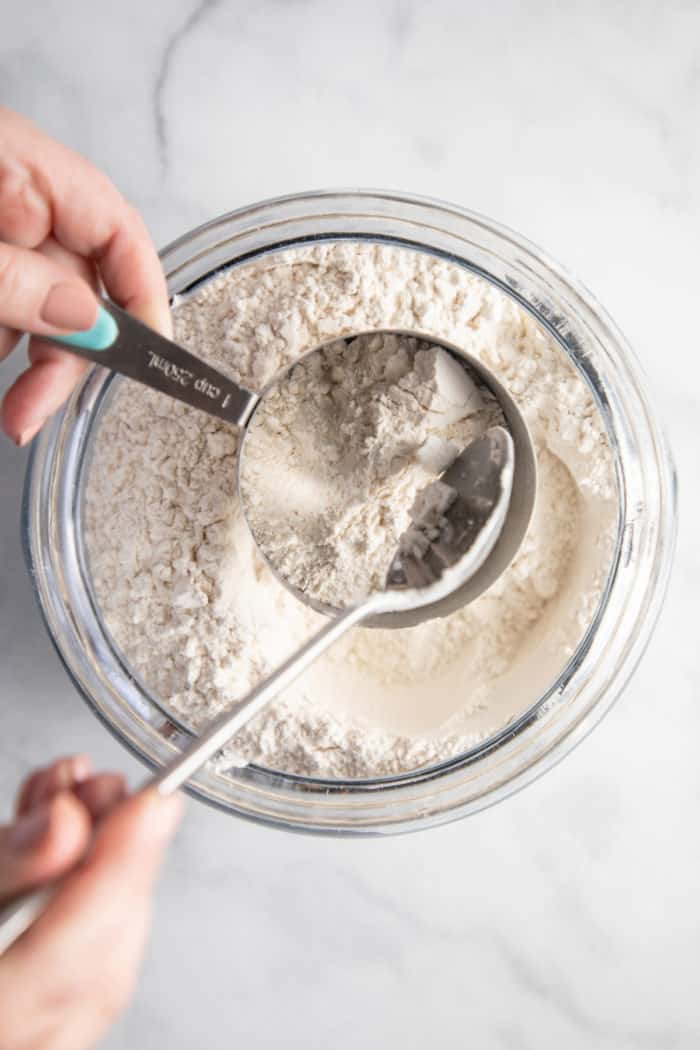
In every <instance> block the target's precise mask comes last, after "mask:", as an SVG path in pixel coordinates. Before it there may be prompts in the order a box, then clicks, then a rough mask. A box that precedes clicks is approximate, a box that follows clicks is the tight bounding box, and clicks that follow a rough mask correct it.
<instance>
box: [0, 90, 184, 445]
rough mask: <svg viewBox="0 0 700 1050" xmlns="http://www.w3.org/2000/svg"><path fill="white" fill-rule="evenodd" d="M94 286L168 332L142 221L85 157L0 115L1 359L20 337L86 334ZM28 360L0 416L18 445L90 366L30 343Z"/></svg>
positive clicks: (159, 278) (156, 266) (159, 276)
mask: <svg viewBox="0 0 700 1050" xmlns="http://www.w3.org/2000/svg"><path fill="white" fill-rule="evenodd" d="M100 280H101V281H102V282H103V283H104V285H105V287H106V290H107V292H108V293H109V295H110V296H111V297H112V299H114V301H115V302H117V303H119V305H121V306H123V307H125V308H126V309H127V310H129V311H131V312H132V313H134V314H135V315H136V316H137V317H139V318H140V319H141V320H142V321H145V322H146V324H150V325H151V326H152V327H154V328H157V329H159V330H160V331H161V332H163V333H164V334H165V335H169V334H170V311H169V308H168V299H167V293H166V288H165V280H164V277H163V273H162V270H161V266H160V262H159V260H158V256H157V255H156V252H155V249H154V247H153V244H152V242H151V239H150V237H149V235H148V232H147V230H146V227H145V225H144V223H143V221H142V219H141V218H140V216H139V215H138V214H137V212H136V211H134V209H133V208H132V207H130V205H128V204H127V203H126V201H125V200H124V198H123V197H122V196H121V195H120V194H119V192H118V191H117V190H116V188H115V187H114V186H113V184H112V183H111V182H110V180H109V179H108V178H107V177H106V176H105V175H103V174H102V172H100V171H98V170H97V169H96V168H94V167H93V166H92V165H91V164H89V163H88V161H86V160H85V159H84V158H83V157H80V156H79V155H78V154H77V153H73V152H72V151H71V150H69V149H67V148H66V147H65V146H62V145H60V144H59V143H58V142H54V141H53V140H52V139H50V138H48V137H47V136H46V135H44V134H42V132H41V131H39V129H38V128H36V127H34V125H33V124H31V123H30V122H29V121H28V120H25V119H24V118H23V117H20V116H19V115H17V114H16V113H12V112H11V111H10V110H7V109H3V108H2V107H0V361H2V360H4V358H5V357H7V355H8V354H9V353H10V351H11V350H12V349H13V348H14V347H15V346H16V344H17V342H18V341H19V339H20V336H21V335H22V333H23V332H34V333H36V334H37V335H58V334H65V333H66V332H71V331H78V330H81V329H86V328H90V327H91V326H92V325H93V324H94V322H95V320H96V317H97V302H96V300H95V295H94V292H93V290H92V289H96V288H98V287H99V282H100ZM29 360H30V367H29V368H28V369H27V371H26V372H24V373H23V374H22V375H21V376H20V377H19V379H18V380H17V381H16V382H15V383H14V385H13V386H12V387H11V388H10V390H8V392H7V394H6V395H5V398H4V400H3V402H2V408H1V410H0V422H1V424H2V429H3V430H4V431H5V433H6V434H7V435H8V436H9V437H11V438H12V439H13V440H14V441H15V442H16V443H17V444H18V445H24V444H26V443H27V442H28V441H30V440H31V438H33V437H34V435H35V434H36V433H37V431H38V430H39V429H40V428H41V426H42V425H43V423H44V422H45V421H46V420H47V419H48V417H49V416H50V415H51V414H52V413H53V412H55V410H56V409H57V408H58V407H59V405H61V404H62V403H63V401H65V399H66V397H67V396H68V395H69V393H70V392H71V390H72V389H73V387H74V386H75V384H76V383H77V381H78V380H79V379H80V377H81V375H82V374H83V372H84V371H85V369H86V368H87V367H89V366H88V365H87V364H86V362H84V361H82V360H81V359H80V358H78V357H76V356H74V355H72V354H68V353H65V352H64V351H61V350H59V349H58V348H56V347H54V346H50V345H49V344H47V343H41V342H39V341H36V340H34V341H30V344H29Z"/></svg>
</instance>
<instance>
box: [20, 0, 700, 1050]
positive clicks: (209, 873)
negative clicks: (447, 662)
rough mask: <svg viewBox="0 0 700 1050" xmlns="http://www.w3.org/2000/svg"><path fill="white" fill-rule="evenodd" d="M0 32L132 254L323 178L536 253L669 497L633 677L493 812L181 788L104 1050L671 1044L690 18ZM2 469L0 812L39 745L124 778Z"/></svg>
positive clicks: (595, 8)
mask: <svg viewBox="0 0 700 1050" xmlns="http://www.w3.org/2000/svg"><path fill="white" fill-rule="evenodd" d="M2 21H3V30H2V34H1V36H0V99H1V100H2V102H3V103H4V104H7V105H9V106H11V107H14V108H16V109H19V110H22V111H23V112H25V113H27V114H28V115H30V116H32V117H33V118H34V119H35V120H37V121H38V122H39V123H40V124H42V125H43V126H44V127H45V128H46V129H47V130H48V131H49V132H51V133H52V134H54V135H55V136H56V137H58V138H61V139H63V140H64V141H65V142H67V143H69V144H70V145H72V146H74V147H75V148H77V149H79V150H81V151H83V152H84V153H85V154H87V155H88V156H89V157H90V158H91V159H92V160H93V161H95V162H96V163H97V164H99V165H100V166H101V167H103V168H105V169H106V170H107V171H108V172H109V173H110V174H111V175H112V177H113V178H114V179H115V181H116V182H117V184H118V185H119V186H120V187H121V188H122V190H123V191H124V192H125V193H126V194H127V195H128V196H129V197H130V198H131V199H132V200H133V201H134V203H135V204H136V205H138V207H139V208H140V209H141V210H142V211H143V213H144V215H145V217H146V219H147V222H148V224H149V226H150V228H151V230H152V232H153V234H154V237H155V239H156V241H157V242H158V243H159V244H163V243H165V242H166V241H167V240H169V239H171V238H172V237H174V236H176V235H178V234H180V233H181V232H183V231H184V230H186V229H188V228H190V227H192V226H193V225H195V224H197V223H199V222H201V221H203V220H205V219H207V218H210V217H212V216H214V215H216V214H218V213H220V212H223V211H227V210H230V209H231V208H235V207H237V206H239V205H243V204H246V203H248V202H251V201H254V200H258V199H261V198H263V197H268V196H272V195H275V194H282V193H289V192H293V191H295V190H301V189H310V188H317V187H322V186H348V185H363V186H368V185H370V186H381V187H387V188H396V189H406V190H410V191H413V192H416V193H424V194H428V195H431V196H435V197H441V198H444V199H447V200H452V201H455V202H457V203H460V204H464V205H466V206H468V207H471V208H473V209H475V210H477V211H481V212H484V213H485V214H487V215H491V216H493V217H495V218H497V219H499V220H501V221H502V222H504V223H506V224H508V225H510V226H513V227H515V228H516V229H518V230H520V231H521V232H523V233H524V234H526V235H528V236H529V237H531V238H532V239H533V240H535V241H537V242H539V243H540V244H542V245H543V246H544V247H545V248H546V249H547V250H548V251H549V252H550V253H551V254H552V255H554V256H555V257H558V258H560V259H562V260H565V261H566V263H567V264H568V265H569V266H570V268H571V269H572V270H573V271H575V272H576V273H577V274H578V275H579V276H580V277H581V278H582V279H583V280H584V281H585V282H586V283H587V284H588V286H589V287H590V288H592V289H593V291H594V292H595V293H596V295H597V296H598V297H599V299H600V300H601V301H602V302H603V303H604V304H605V305H606V307H607V308H608V310H609V311H610V312H611V314H612V315H613V317H614V318H615V319H616V320H617V322H618V323H619V325H620V326H621V327H622V329H623V330H624V331H625V332H626V334H627V335H628V337H629V338H630V340H631V342H632V344H633V346H635V348H636V350H637V352H638V354H639V356H640V358H641V359H642V362H643V364H644V366H645V368H646V371H647V373H648V374H649V377H650V385H651V389H652V390H653V394H654V397H655V401H656V405H657V407H658V409H659V410H660V411H661V412H662V414H663V415H664V417H665V419H666V422H667V425H668V429H669V434H670V438H671V442H672V445H673V448H674V451H675V456H676V460H677V463H678V466H679V471H680V477H681V482H682V483H686V484H683V488H682V509H683V521H682V523H681V529H680V538H679V549H678V556H677V563H676V571H675V575H674V578H673V581H672V585H671V591H670V596H669V599H668V602H667V605H666V608H665V612H664V614H663V617H662V620H661V623H660V626H659V628H658V631H657V633H656V635H655V637H654V640H653V642H652V645H651V647H650V649H649V651H648V653H647V655H646V657H645V659H644V661H643V663H642V666H641V668H640V669H639V671H638V672H637V674H636V676H635V678H634V680H633V682H632V684H631V685H630V686H629V687H628V689H627V691H626V693H625V695H624V697H623V698H622V699H621V700H620V702H619V703H618V704H617V706H616V707H615V708H614V709H613V711H612V713H611V714H610V715H609V716H608V717H607V718H606V719H605V721H604V722H603V724H602V725H601V726H600V727H598V728H597V729H596V731H595V732H594V733H593V735H592V736H591V737H590V738H589V739H588V740H587V741H586V742H585V743H584V744H583V745H582V746H581V747H580V748H578V749H577V750H576V751H575V752H574V753H573V754H572V755H570V756H569V757H568V758H567V759H566V760H565V761H564V762H563V763H562V764H561V765H559V766H558V767H556V768H555V769H554V770H552V771H551V772H549V773H548V774H547V775H546V776H545V777H543V778H542V779H541V780H539V781H538V782H537V783H535V784H534V785H532V786H531V787H529V788H527V790H525V791H524V792H522V793H520V794H519V795H518V796H516V797H515V798H512V799H510V800H508V801H507V802H506V803H504V804H502V805H499V806H497V807H495V808H493V809H491V810H489V811H487V812H485V813H482V814H480V815H478V816H476V817H473V818H471V819H469V820H466V821H462V822H459V823H456V824H453V825H450V826H448V827H444V828H441V829H437V830H431V831H428V832H424V833H420V834H416V835H412V836H407V837H398V838H394V839H390V840H386V841H382V840H371V841H362V842H356V841H335V840H328V839H317V838H309V837H304V836H301V837H300V836H292V835H287V834H283V833H279V832H274V831H270V830H266V829H264V828H259V827H255V826H252V825H249V824H246V823H242V822H237V821H234V820H232V819H230V818H227V817H225V816H223V815H220V814H219V813H216V812H214V811H212V810H210V809H208V808H206V807H204V806H202V805H198V804H195V803H191V804H190V808H189V813H188V817H187V820H186V822H185V826H184V829H183V831H182V833H181V835H180V837H179V839H178V840H177V843H176V845H175V847H174V849H173V851H172V855H171V857H170V860H169V863H168V865H167V870H166V872H165V875H164V878H163V881H162V884H161V887H160V893H159V896H158V901H157V909H156V916H155V925H154V930H153V938H152V941H151V944H150V948H149V952H148V957H147V961H146V966H145V970H144V973H143V977H142V979H141V981H140V984H139V987H138V991H137V995H136V999H135V1002H134V1004H133V1007H132V1009H131V1011H130V1012H129V1013H128V1015H127V1016H126V1017H125V1018H124V1019H123V1020H122V1021H121V1022H120V1023H119V1024H118V1026H117V1027H116V1028H115V1029H114V1030H113V1032H112V1033H111V1035H110V1036H109V1037H108V1039H107V1041H106V1044H105V1045H106V1047H107V1048H108V1050H127V1048H129V1050H131V1048H137V1047H138V1050H150V1048H158V1050H160V1048H161V1047H167V1048H168V1050H191V1048H193V1047H197V1048H204V1047H207V1048H208V1050H229V1048H230V1047H235V1046H242V1045H246V1044H247V1045H253V1046H255V1047H256V1048H266V1047H270V1048H272V1047H276V1046H278V1045H280V1044H283V1045H285V1046H288V1047H299V1048H302V1047H303V1048H306V1047H312V1048H315V1047H321V1046H327V1047H332V1048H333V1050H346V1048H347V1050H350V1048H351V1047H352V1048H355V1047H361V1046H368V1047H376V1048H380V1047H381V1048H385V1047H402V1046H403V1047H410V1048H416V1050H417V1048H418V1047H421V1046H423V1045H424V1044H426V1043H445V1044H446V1045H448V1046H454V1045H457V1043H458V1041H459V1042H461V1041H462V1040H467V1041H468V1042H469V1045H470V1046H474V1047H478V1048H479V1050H501V1048H502V1050H550V1048H552V1050H554V1048H557V1050H558V1048H559V1047H566V1050H591V1048H595V1050H637V1048H639V1050H653V1048H657V1047H658V1048H659V1050H661V1048H663V1050H686V1048H688V1050H690V1048H691V1047H696V1046H698V1045H699V1044H700V994H699V993H700V984H699V982H698V964H697V960H698V943H699V938H700V905H699V904H698V892H697V887H698V878H699V873H700V821H699V819H698V809H699V804H700V761H699V760H698V746H697V741H698V738H699V734H700V710H699V708H698V704H697V695H696V694H697V688H698V686H697V677H698V676H697V668H698V657H697V652H698V644H697V638H696V634H695V627H696V625H697V619H698V617H697V612H696V602H697V598H696V596H697V593H698V588H699V587H700V546H699V545H698V543H697V540H696V539H695V536H696V534H697V528H696V526H695V524H694V522H693V516H694V513H695V511H696V510H697V511H698V512H700V497H698V496H697V495H696V494H695V492H694V485H693V482H692V478H693V476H694V474H693V471H694V470H695V469H696V461H697V451H696V450H697V447H698V439H699V438H700V430H699V427H700V422H699V421H700V396H699V394H698V390H699V389H700V353H699V352H698V346H697V339H698V326H697V319H696V318H697V314H696V310H697V307H696V303H697V300H698V292H697V285H698V279H699V278H700V253H699V252H698V244H699V243H700V219H699V216H700V145H699V144H700V134H699V132H700V6H698V4H696V3H693V2H692V0H685V2H684V0H669V3H667V4H665V5H663V6H659V5H656V4H651V3H648V2H644V3H641V4H638V3H632V2H631V0H626V2H625V0H618V2H617V3H608V2H607V0H595V2H590V3H587V4H580V5H573V4H565V3H556V4H555V3H551V2H545V0H536V2H533V0H531V2H530V3H527V4H520V3H516V2H515V0H490V2H488V3H487V2H486V0H474V2H471V3H464V2H459V0H433V2H432V3H430V4H418V3H412V2H402V0H392V2H384V0H374V2H373V3H369V2H365V0H356V2H355V3H354V4H341V3H337V2H333V0H330V2H326V3H323V2H321V0H316V2H313V0H312V2H305V0H286V2H285V0H260V2H258V3H253V2H244V0H231V2H217V0H199V2H197V0H170V2H169V3H167V4H166V3H154V4H150V5H149V4H147V3H143V2H139V3H137V2H136V0H122V3H121V4H118V5H116V4H110V5H107V4H94V3H88V2H87V0H78V2H72V3H71V4H68V5H66V4H65V3H57V2H55V0H33V2H32V3H25V4H21V5H20V4H16V5H12V7H11V8H10V7H9V5H5V12H4V15H3V19H2ZM18 364H19V363H18V362H13V361H10V362H8V363H6V364H4V365H3V366H2V369H3V371H2V383H3V385H5V383H6V382H9V380H10V378H11V377H12V376H13V374H14V372H15V371H16V370H17V368H18ZM25 460H26V454H25V453H20V452H17V451H16V450H15V449H14V448H12V447H11V445H10V444H9V442H5V443H4V444H2V447H1V448H0V484H1V491H2V500H1V501H0V666H1V667H2V678H1V681H0V712H1V714H0V719H1V721H0V724H1V726H2V732H1V735H0V752H1V761H0V788H1V790H2V797H3V800H4V801H5V804H6V808H7V807H9V800H10V796H11V792H12V790H13V788H14V785H15V783H16V782H17V780H18V779H19V777H20V776H21V775H22V774H23V773H24V771H25V770H26V769H27V768H28V767H30V766H32V765H34V764H36V763H39V762H41V761H42V760H45V759H46V758H48V757H49V756H52V755H54V754H59V753H62V752H71V751H75V750H87V751H89V752H91V753H92V754H93V755H94V757H95V760H96V761H97V762H98V763H104V764H107V765H111V766H113V767H117V768H120V769H123V770H125V771H127V772H129V773H130V775H131V776H132V778H133V779H135V778H136V774H137V769H136V763H135V762H134V761H133V760H131V759H130V758H129V757H128V756H127V755H126V754H125V752H124V751H123V750H122V749H121V748H120V747H119V746H118V745H117V744H116V743H115V742H114V741H112V740H111V738H109V737H108V735H107V734H106V733H105V731H104V730H103V728H102V727H101V726H100V725H99V724H98V722H97V721H96V720H95V719H94V718H93V717H92V716H91V715H90V713H89V712H88V711H87V709H86V708H85V707H84V705H83V704H82V703H81V702H80V700H79V699H78V697H77V695H76V694H75V693H74V691H73V689H72V688H71V686H70V685H69V683H68V681H67V679H66V676H65V674H64V673H63V671H62V669H61V667H60V665H59V662H58V660H57V658H56V656H55V655H54V653H53V651H52V649H51V646H50V644H49V641H48V638H47V637H46V634H45V632H44V630H43V627H42V624H41V622H40V619H39V616H38V613H37V611H36V609H35V608H34V605H33V602H32V597H31V594H30V588H29V583H28V580H27V578H26V576H25V572H24V568H23V564H22V559H21V553H20V545H19V538H18V511H19V500H20V490H21V485H22V476H23V471H24V466H25Z"/></svg>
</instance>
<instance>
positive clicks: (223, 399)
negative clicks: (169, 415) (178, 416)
mask: <svg viewBox="0 0 700 1050" xmlns="http://www.w3.org/2000/svg"><path fill="white" fill-rule="evenodd" d="M100 304H101V305H100V307H99V312H98V315H97V321H96V322H95V324H94V325H93V326H92V328H89V329H88V330H87V331H85V332H73V333H72V334H71V335H64V336H52V337H51V339H50V342H52V343H58V344H59V345H60V346H62V347H63V348H64V349H65V350H69V351H70V352H71V353H73V354H77V355H78V356H79V357H84V358H86V359H87V360H88V361H93V362H94V363H95V364H97V365H103V366H104V367H105V368H109V369H111V370H112V371H113V372H120V373H121V374H122V375H125V376H128V377H129V379H136V380H137V381H138V382H139V383H145V385H146V386H150V387H152V388H153V389H154V390H159V391H160V392H161V393H163V394H169V395H170V397H175V398H177V399H178V400H179V401H184V402H185V404H187V405H192V407H193V408H199V409H201V410H202V411H203V412H208V413H209V415H212V416H218V417H219V418H220V419H225V420H226V422H227V423H236V424H237V425H238V426H244V425H245V423H246V422H247V421H248V419H249V417H250V414H251V412H252V411H253V409H254V407H255V405H256V403H257V400H258V395H257V394H254V393H253V392H252V391H250V390H246V388H245V387H242V386H239V385H238V383H234V382H233V380H232V379H228V378H227V377H226V376H225V375H223V374H222V373H221V372H219V371H217V369H215V368H212V367H211V365H207V364H205V363H204V361H200V359H199V358H198V357H195V356H194V354H191V353H190V352H189V351H188V350H185V349H184V347H182V346H178V344H177V343H173V342H171V340H170V339H166V338H165V337H164V336H162V335H159V334H158V332H154V331H153V329H152V328H148V327H147V325H145V324H142V323H141V322H140V321H137V320H136V318H135V317H132V316H131V314H128V313H127V312H126V310H122V309H121V308H120V307H118V306H115V304H114V303H113V302H111V301H110V300H109V299H104V298H103V299H101V300H100ZM47 338H48V337H47Z"/></svg>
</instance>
